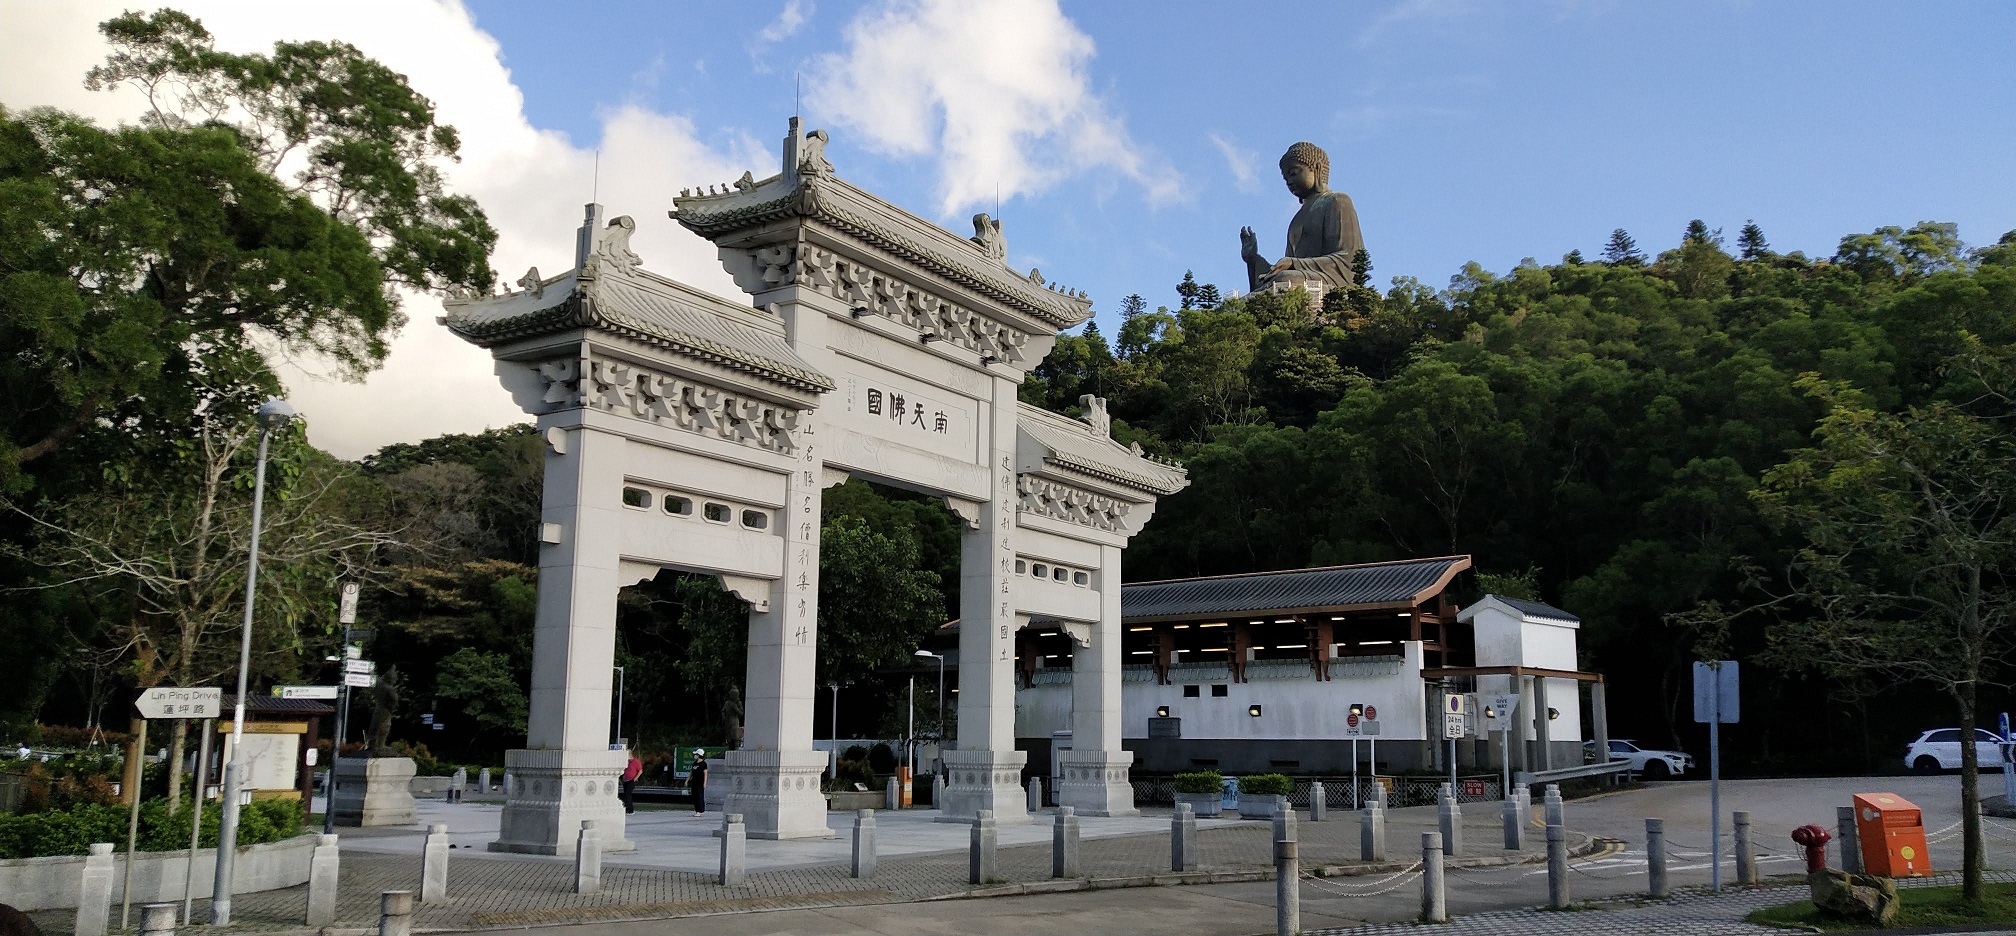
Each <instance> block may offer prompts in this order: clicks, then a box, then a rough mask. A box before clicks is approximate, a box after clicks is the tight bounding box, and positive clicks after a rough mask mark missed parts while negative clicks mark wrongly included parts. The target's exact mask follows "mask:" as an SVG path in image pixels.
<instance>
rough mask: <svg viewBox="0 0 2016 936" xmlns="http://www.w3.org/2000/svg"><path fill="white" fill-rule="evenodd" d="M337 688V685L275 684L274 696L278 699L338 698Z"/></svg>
mask: <svg viewBox="0 0 2016 936" xmlns="http://www.w3.org/2000/svg"><path fill="white" fill-rule="evenodd" d="M337 688H338V687H336V686H274V687H273V697H274V698H276V699H333V698H336V691H337Z"/></svg>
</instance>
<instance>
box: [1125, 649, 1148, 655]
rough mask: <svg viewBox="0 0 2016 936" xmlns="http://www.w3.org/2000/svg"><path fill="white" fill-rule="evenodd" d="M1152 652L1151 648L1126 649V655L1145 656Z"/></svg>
mask: <svg viewBox="0 0 2016 936" xmlns="http://www.w3.org/2000/svg"><path fill="white" fill-rule="evenodd" d="M1154 652H1155V651H1153V650H1129V651H1127V655H1128V656H1147V655H1148V654H1151V653H1154Z"/></svg>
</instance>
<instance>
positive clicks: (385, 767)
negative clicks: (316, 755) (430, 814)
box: [335, 757, 414, 827]
mask: <svg viewBox="0 0 2016 936" xmlns="http://www.w3.org/2000/svg"><path fill="white" fill-rule="evenodd" d="M413 772H414V767H413V759H412V758H410V757H342V758H337V760H336V807H335V809H336V824H337V825H340V826H359V827H367V826H393V825H412V824H413Z"/></svg>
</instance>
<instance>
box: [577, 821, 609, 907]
mask: <svg viewBox="0 0 2016 936" xmlns="http://www.w3.org/2000/svg"><path fill="white" fill-rule="evenodd" d="M601 889H602V832H601V830H599V829H597V828H595V820H593V819H583V820H581V834H580V835H579V836H577V837H576V838H575V840H574V893H577V894H593V893H595V892H597V891H599V890H601Z"/></svg>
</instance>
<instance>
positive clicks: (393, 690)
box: [371, 666, 400, 757]
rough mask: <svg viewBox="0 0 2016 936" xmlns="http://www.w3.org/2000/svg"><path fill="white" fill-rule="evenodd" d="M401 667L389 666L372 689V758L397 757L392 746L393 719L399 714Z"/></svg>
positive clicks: (379, 675)
mask: <svg viewBox="0 0 2016 936" xmlns="http://www.w3.org/2000/svg"><path fill="white" fill-rule="evenodd" d="M399 682H400V680H399V667H397V666H388V667H386V668H385V672H383V673H380V674H378V683H377V685H374V686H372V687H371V756H372V757H397V756H398V755H397V754H395V753H393V751H392V746H391V743H390V742H391V734H392V717H393V716H394V715H397V714H399V688H400V686H399Z"/></svg>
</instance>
